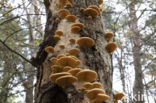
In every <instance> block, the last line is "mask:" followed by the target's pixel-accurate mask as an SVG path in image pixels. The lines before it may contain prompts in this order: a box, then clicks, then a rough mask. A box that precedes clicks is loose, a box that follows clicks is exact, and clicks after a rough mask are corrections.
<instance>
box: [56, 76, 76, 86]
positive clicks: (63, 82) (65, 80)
mask: <svg viewBox="0 0 156 103" xmlns="http://www.w3.org/2000/svg"><path fill="white" fill-rule="evenodd" d="M76 81H77V78H76V77H74V76H72V75H65V76H61V77H59V78H57V79H56V84H58V85H59V86H61V87H64V86H68V85H71V84H72V83H74V82H76Z"/></svg>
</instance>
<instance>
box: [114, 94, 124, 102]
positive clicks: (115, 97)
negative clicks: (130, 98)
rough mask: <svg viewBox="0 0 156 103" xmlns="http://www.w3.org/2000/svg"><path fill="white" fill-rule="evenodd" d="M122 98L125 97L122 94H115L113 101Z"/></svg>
mask: <svg viewBox="0 0 156 103" xmlns="http://www.w3.org/2000/svg"><path fill="white" fill-rule="evenodd" d="M124 96H125V94H124V93H115V95H114V99H115V100H122V99H123V97H124Z"/></svg>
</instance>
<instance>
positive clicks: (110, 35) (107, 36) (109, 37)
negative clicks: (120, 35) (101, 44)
mask: <svg viewBox="0 0 156 103" xmlns="http://www.w3.org/2000/svg"><path fill="white" fill-rule="evenodd" d="M104 36H105V39H106V40H107V42H110V41H111V40H112V39H113V37H114V34H113V33H111V32H108V33H105V35H104Z"/></svg>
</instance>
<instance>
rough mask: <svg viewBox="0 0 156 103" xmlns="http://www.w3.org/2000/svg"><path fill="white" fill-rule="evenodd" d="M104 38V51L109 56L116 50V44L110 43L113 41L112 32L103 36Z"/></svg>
mask: <svg viewBox="0 0 156 103" xmlns="http://www.w3.org/2000/svg"><path fill="white" fill-rule="evenodd" d="M104 37H105V39H106V40H107V42H108V43H107V44H106V46H105V49H106V50H107V52H108V53H110V54H111V53H113V52H114V51H115V50H116V49H117V44H116V43H115V42H110V41H111V40H112V39H113V37H114V34H113V33H112V32H107V33H105V34H104Z"/></svg>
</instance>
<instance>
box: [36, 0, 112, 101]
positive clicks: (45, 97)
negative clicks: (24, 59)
mask: <svg viewBox="0 0 156 103" xmlns="http://www.w3.org/2000/svg"><path fill="white" fill-rule="evenodd" d="M44 3H45V6H46V13H47V24H46V29H45V35H44V41H43V43H42V44H41V45H40V50H39V52H38V54H37V57H36V58H35V59H34V65H35V66H37V67H38V74H37V83H36V90H35V103H86V102H84V101H81V100H83V98H84V96H83V95H82V94H80V93H78V92H77V91H76V90H75V88H74V87H69V88H66V89H62V88H60V87H58V86H57V85H55V84H52V83H51V82H50V81H49V75H50V74H51V69H50V67H51V65H52V64H51V62H50V61H49V56H48V55H47V54H46V52H45V51H44V48H45V47H46V46H49V45H51V46H53V47H54V46H55V47H56V46H58V45H59V44H62V43H64V44H65V46H66V47H67V49H69V48H73V46H71V45H69V44H68V42H67V37H66V36H63V37H62V38H61V41H59V42H58V43H57V44H55V42H54V41H53V34H54V32H55V30H57V29H63V30H67V31H64V32H65V34H64V35H68V31H69V30H70V26H68V25H70V24H69V23H66V22H64V21H63V20H62V21H61V23H59V24H57V23H56V22H55V19H56V18H57V15H56V10H55V9H53V6H54V4H53V0H52V1H51V2H49V1H48V0H45V1H44ZM72 5H73V7H72V8H67V9H68V10H69V11H70V13H71V14H74V15H76V16H77V17H78V18H79V22H81V23H83V24H84V25H85V28H84V30H82V31H81V32H80V35H76V36H75V38H80V37H82V36H85V37H91V38H92V39H94V41H95V43H96V44H95V46H94V47H92V48H90V49H84V48H80V49H81V53H80V56H79V59H80V60H81V62H82V65H81V67H82V68H88V69H92V70H94V71H96V72H97V73H98V75H99V78H98V80H97V81H100V82H101V83H102V85H103V88H104V89H105V91H106V94H108V95H109V96H110V97H111V100H110V101H109V102H111V103H112V97H113V94H112V68H111V60H110V55H109V54H108V53H107V52H106V50H105V45H106V40H105V38H104V26H103V23H102V20H101V17H100V16H98V17H96V18H94V19H93V20H88V19H87V16H85V15H84V14H82V13H81V12H80V8H87V7H88V6H89V5H98V3H97V0H74V3H73V4H72ZM68 29H69V30H68ZM68 36H69V37H70V35H68ZM67 49H65V50H63V51H61V52H58V53H57V54H59V53H65V51H66V50H67ZM57 54H55V55H53V56H56V55H57ZM69 94H70V95H72V98H68V95H69Z"/></svg>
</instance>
